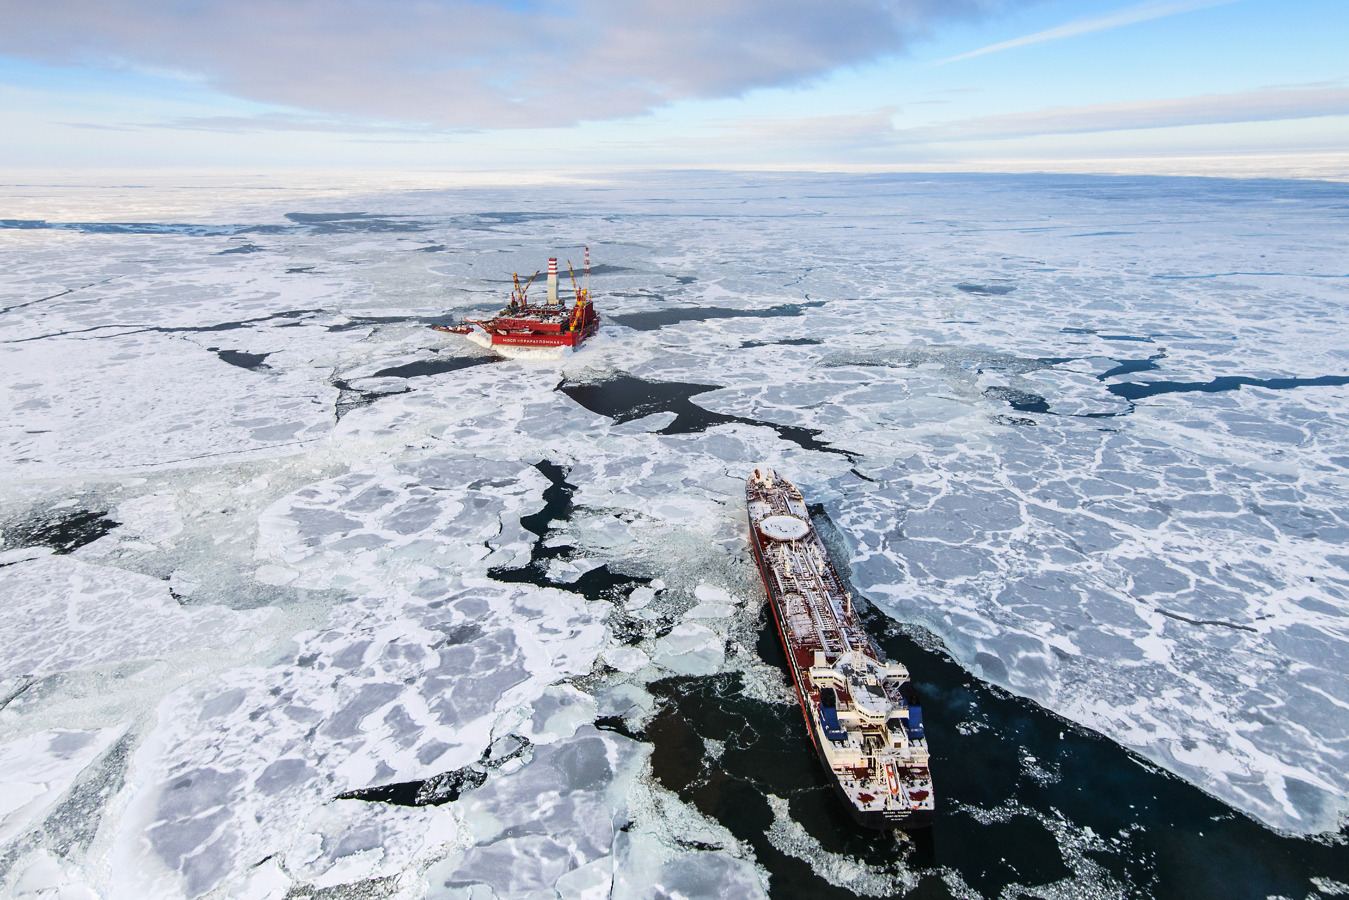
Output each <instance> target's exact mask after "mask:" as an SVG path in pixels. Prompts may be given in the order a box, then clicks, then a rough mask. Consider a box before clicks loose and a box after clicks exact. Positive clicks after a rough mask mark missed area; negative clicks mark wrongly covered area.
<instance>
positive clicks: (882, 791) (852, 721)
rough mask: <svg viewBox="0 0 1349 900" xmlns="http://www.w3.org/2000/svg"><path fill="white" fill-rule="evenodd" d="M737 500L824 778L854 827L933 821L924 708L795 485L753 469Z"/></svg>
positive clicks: (919, 825)
mask: <svg viewBox="0 0 1349 900" xmlns="http://www.w3.org/2000/svg"><path fill="white" fill-rule="evenodd" d="M745 499H746V502H747V505H748V506H749V529H750V541H751V543H752V546H753V547H754V557H755V559H756V560H757V561H758V563H759V572H760V574H761V575H763V583H764V588H765V589H766V590H767V591H768V603H769V606H770V607H771V609H772V610H773V619H774V621H775V622H776V624H777V628H778V635H779V636H780V637H781V638H782V647H783V649H784V650H786V652H787V666H788V668H789V669H790V670H791V673H792V681H793V682H794V683H795V685H796V696H797V699H798V700H799V701H800V702H801V711H802V712H803V713H804V714H805V717H806V726H807V730H808V731H809V733H810V739H811V742H812V743H814V745H815V750H816V752H817V753H818V754H819V757H820V761H821V762H822V763H823V764H824V768H825V771H826V772H827V773H828V776H829V779H830V781H832V782H833V785H834V787H835V788H836V789H837V791H838V793H839V794H840V795H841V796H842V798H843V801H844V803H845V804H846V806H847V808H848V810H849V811H850V812H851V813H852V816H853V818H854V819H856V820H857V822H858V824H860V825H864V826H867V827H869V828H905V829H913V828H923V827H925V826H928V825H930V824H932V812H933V808H934V798H933V794H932V777H931V774H930V773H929V771H928V752H927V739H926V738H925V737H924V735H923V712H922V708H921V707H919V706H918V705H917V703H916V699H917V694H916V693H915V692H914V691H913V686H912V684H911V683H910V682H909V670H908V669H906V668H905V667H904V666H902V665H899V664H897V663H886V662H882V661H881V659H880V655H879V654H878V653H877V651H876V647H875V645H874V644H873V643H872V642H871V638H870V637H868V636H867V633H866V632H865V631H864V630H863V628H862V622H861V619H860V618H859V617H858V615H857V612H856V610H854V609H853V604H852V599H851V596H850V594H849V593H848V590H847V589H846V588H845V587H844V586H843V583H842V581H841V580H840V578H839V576H838V573H837V572H836V571H835V570H834V567H833V564H832V563H830V561H829V556H828V554H827V553H826V551H825V548H824V544H823V543H821V541H820V538H819V535H817V534H816V532H815V528H814V527H813V526H812V525H811V522H810V514H809V512H808V511H807V510H806V503H805V500H804V499H802V497H801V492H800V491H798V490H797V489H796V487H795V485H793V484H792V483H791V482H790V481H788V480H787V479H785V478H783V477H782V476H781V475H779V474H777V472H775V471H773V470H772V469H768V468H758V469H755V470H754V474H753V475H751V476H750V478H749V482H748V484H747V485H746V487H745ZM906 697H907V698H908V699H906Z"/></svg>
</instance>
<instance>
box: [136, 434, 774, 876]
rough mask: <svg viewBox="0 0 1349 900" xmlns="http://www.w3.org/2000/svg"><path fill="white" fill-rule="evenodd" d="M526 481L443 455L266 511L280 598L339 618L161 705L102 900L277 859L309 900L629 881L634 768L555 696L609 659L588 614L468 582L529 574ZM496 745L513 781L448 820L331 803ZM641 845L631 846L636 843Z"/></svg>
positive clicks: (629, 746) (572, 702)
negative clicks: (316, 604) (402, 888)
mask: <svg viewBox="0 0 1349 900" xmlns="http://www.w3.org/2000/svg"><path fill="white" fill-rule="evenodd" d="M546 485H547V481H546V479H544V478H543V476H542V475H540V474H539V472H538V471H537V470H536V469H534V468H533V467H532V466H527V465H521V464H519V463H509V462H506V461H501V460H486V459H481V458H477V457H472V456H468V455H445V454H442V455H438V456H418V457H415V458H412V459H404V460H402V461H399V462H395V463H391V464H388V465H385V466H378V467H375V468H373V469H370V470H367V471H356V472H351V473H349V474H347V475H344V476H340V477H338V478H334V479H330V480H328V481H324V482H319V483H315V484H313V485H310V486H308V487H306V488H303V489H301V490H299V491H296V492H293V493H292V494H290V495H288V496H287V497H285V498H283V499H282V500H280V501H278V502H276V503H274V504H273V505H272V507H271V508H270V509H269V510H267V512H266V513H265V514H264V515H263V517H262V530H261V536H260V541H259V550H258V553H259V558H260V559H264V560H271V561H272V562H271V563H270V564H271V565H273V566H276V567H282V566H284V567H286V569H287V570H288V571H289V572H291V573H294V575H293V578H292V579H291V581H290V583H293V584H295V585H299V586H304V587H306V588H308V589H331V588H340V589H342V590H343V591H346V592H348V593H350V594H353V595H356V596H359V597H360V599H359V600H355V601H353V602H351V603H349V604H346V605H344V606H341V607H338V608H337V609H335V610H334V611H333V613H332V614H331V616H330V618H329V620H328V621H327V623H326V624H325V627H324V629H322V630H321V631H318V632H313V633H307V634H302V635H298V636H297V637H296V638H295V639H294V641H293V644H294V646H293V647H291V648H290V649H289V650H288V651H287V653H286V658H285V660H283V661H282V662H281V663H280V664H277V665H272V666H266V667H258V668H243V669H236V670H233V671H231V672H228V673H224V674H222V675H220V676H218V677H217V678H214V679H212V680H211V681H210V682H208V683H207V684H205V685H200V686H193V687H191V688H186V689H184V690H181V691H179V692H177V693H176V694H174V695H173V696H172V697H170V698H169V699H168V700H166V701H165V703H164V704H163V705H161V707H160V710H159V725H158V727H157V729H156V730H155V734H154V738H153V740H152V741H149V742H147V743H146V744H145V745H144V746H143V747H142V749H141V750H140V752H139V753H138V754H137V757H136V760H135V764H134V772H135V774H136V776H137V777H138V778H140V779H143V780H144V782H145V783H147V784H150V785H154V786H155V787H154V788H153V789H150V790H147V791H144V792H142V793H140V794H139V795H137V796H136V797H135V799H134V800H133V801H132V803H131V805H130V807H129V808H128V811H127V813H126V817H125V823H124V826H123V829H122V831H121V837H120V838H119V839H118V843H117V845H116V846H115V848H114V861H115V868H114V881H115V883H116V884H117V885H118V886H119V890H125V891H126V892H127V894H126V895H127V896H133V895H136V894H138V893H139V894H142V895H143V894H151V895H162V894H172V893H174V892H175V891H182V892H184V893H186V894H187V895H190V896H196V895H198V894H200V893H202V892H205V891H209V890H212V889H220V888H223V889H225V890H227V892H233V891H235V890H239V889H242V888H241V885H242V884H243V882H241V881H240V878H241V876H240V874H239V873H241V872H248V871H249V870H250V869H251V868H252V867H253V866H254V865H256V864H257V863H258V861H259V860H262V859H264V858H265V857H268V856H271V855H273V854H275V853H278V852H283V853H284V867H285V872H286V873H288V874H285V875H283V876H279V877H281V878H282V881H285V882H287V883H289V882H290V880H291V879H297V880H299V881H300V882H301V883H305V884H309V885H312V886H314V887H322V886H325V885H330V884H341V883H349V882H350V881H352V880H353V878H355V877H356V876H357V875H359V877H360V878H363V879H371V878H382V877H392V876H396V875H401V874H402V873H405V872H407V871H408V870H416V869H419V868H423V867H427V866H430V868H429V869H427V874H426V877H427V879H428V880H429V881H428V884H429V889H430V890H431V891H432V895H433V896H434V895H438V894H437V893H436V892H437V891H439V890H440V888H441V887H445V886H448V887H450V888H456V887H462V886H464V885H469V884H477V885H485V886H488V887H490V888H492V889H493V890H495V891H497V892H498V893H499V894H500V895H501V896H521V895H524V894H526V893H528V892H529V891H532V890H534V889H536V888H539V887H540V886H543V885H551V884H553V883H555V882H557V883H559V884H560V885H561V886H562V888H563V889H564V890H563V892H564V895H565V894H567V892H568V891H572V892H574V893H576V895H578V896H580V895H587V894H588V893H590V892H593V891H594V890H597V889H598V890H601V891H602V892H604V893H607V892H608V891H609V888H610V886H611V885H612V884H613V880H614V878H615V877H616V873H618V872H623V871H627V870H629V869H631V868H632V867H633V866H635V865H638V862H637V861H636V860H633V859H630V858H629V856H628V854H627V851H625V850H623V849H622V848H621V847H620V846H619V845H620V844H622V843H623V842H622V841H620V840H619V838H618V837H617V835H618V833H619V832H618V829H619V828H620V827H622V826H630V824H631V819H632V813H631V812H630V810H629V806H630V803H631V802H632V800H631V798H632V797H633V796H634V795H637V796H640V795H643V793H644V792H649V791H650V790H652V789H651V788H648V787H645V786H644V785H642V784H638V783H636V782H635V779H637V777H638V774H639V773H640V770H641V769H642V767H643V765H644V761H645V756H646V753H647V752H648V751H647V748H645V747H643V746H641V745H638V744H636V743H635V742H633V741H630V740H629V739H627V738H623V737H619V736H616V735H613V734H610V733H601V732H596V731H595V730H594V729H593V728H592V727H590V726H589V725H588V723H589V721H590V720H592V719H593V718H594V717H595V716H596V715H598V714H599V713H598V711H597V707H596V706H595V701H594V700H592V699H591V698H589V697H588V696H587V695H585V694H582V693H581V692H579V691H576V690H575V689H574V688H565V687H559V686H558V682H559V680H560V679H562V680H565V679H567V678H572V677H577V676H584V675H588V674H589V673H590V672H591V671H592V670H593V669H594V668H595V666H596V663H597V659H598V657H599V654H600V653H601V651H602V650H603V649H604V648H605V647H606V646H610V644H609V643H608V640H609V639H608V635H607V632H606V629H605V625H604V622H605V619H606V617H607V615H608V610H609V604H608V603H605V602H591V601H586V600H585V599H584V598H583V597H581V596H579V595H576V594H572V593H569V592H566V591H559V590H555V589H551V588H538V587H534V586H530V585H506V584H500V583H497V582H495V581H491V580H489V579H487V578H485V577H483V575H482V574H481V573H482V572H483V571H485V570H486V568H487V567H488V566H489V565H498V564H506V565H510V564H519V563H522V562H524V561H526V560H527V559H528V544H529V543H532V538H533V535H531V534H529V533H528V532H525V531H524V530H523V529H521V528H520V526H519V517H520V515H521V514H523V513H528V512H532V511H533V510H534V509H535V508H536V507H537V503H538V498H539V496H540V494H541V492H542V490H543V488H544V487H545V486H546ZM526 538H529V539H531V540H530V541H526ZM703 593H704V594H706V595H707V596H712V597H719V598H723V599H727V600H729V599H731V598H730V595H729V594H725V593H724V592H721V593H718V592H715V591H711V590H710V589H703ZM705 630H706V629H705ZM709 634H710V632H709ZM721 643H722V641H721V639H717V640H716V642H715V644H716V646H715V650H716V651H717V653H716V659H717V661H720V658H721ZM558 710H570V711H569V712H559V711H558ZM512 734H516V735H520V736H522V737H524V738H526V739H527V740H528V741H530V742H531V750H530V752H529V753H528V754H527V755H526V758H525V760H524V762H523V764H522V765H521V766H519V767H518V768H512V767H507V768H503V769H502V770H500V771H499V772H498V771H494V772H493V773H492V774H491V775H490V777H489V779H488V782H487V784H486V785H485V786H484V787H482V788H480V789H477V790H474V791H471V792H470V793H469V794H468V795H467V796H466V797H465V798H463V799H461V800H460V801H459V802H458V803H455V804H453V805H452V806H447V807H444V808H440V809H430V808H427V809H418V810H412V811H404V810H402V809H394V808H388V809H384V808H378V806H379V805H378V804H365V803H361V802H359V801H339V802H337V803H332V802H331V798H333V797H334V796H336V795H338V794H341V793H343V792H346V791H350V790H353V789H360V788H365V787H368V786H370V785H378V784H389V783H401V782H407V781H414V780H421V779H426V778H429V777H431V776H434V775H438V774H440V773H443V772H446V771H451V770H455V769H460V768H463V767H465V766H469V765H471V764H475V763H478V761H480V760H481V759H482V757H483V755H484V753H485V752H486V751H487V750H488V749H489V747H491V746H492V745H493V743H494V742H496V741H500V740H502V739H505V738H506V737H507V736H508V735H512ZM526 797H528V798H529V802H525V800H524V799H523V798H526ZM371 806H374V807H377V810H376V811H371V810H370V807H371ZM296 823H299V824H298V825H296ZM648 831H649V826H640V825H639V826H638V828H637V834H639V835H646V837H644V838H642V840H643V841H645V842H646V843H647V844H650V843H651V842H652V841H653V840H655V838H653V836H652V835H650V834H648ZM606 835H607V836H606ZM147 837H148V841H147V840H146V838H147ZM624 840H627V839H626V838H625V839H624ZM278 843H280V846H281V848H282V849H280V850H278ZM719 843H720V844H722V845H727V844H730V845H733V844H734V841H733V840H731V839H729V838H728V836H722V840H721V841H719ZM656 844H657V845H659V844H660V841H659V840H656ZM649 849H650V848H648V850H649ZM703 855H705V856H708V857H710V858H711V860H710V861H709V862H707V863H703V862H700V861H698V860H695V859H694V857H695V856H699V857H700V858H701V856H703ZM437 859H442V861H441V862H438V863H436V862H435V860H437ZM664 860H665V869H663V870H662V872H663V874H664V876H666V877H667V879H668V880H670V881H671V882H679V881H680V880H681V879H683V880H685V881H687V880H688V879H689V878H692V877H693V876H692V875H691V874H690V873H691V872H692V871H694V870H696V869H698V868H700V867H701V868H706V866H707V865H713V864H715V865H717V866H720V867H721V868H722V869H723V870H724V871H725V872H726V873H727V875H728V877H731V878H732V881H735V882H737V883H742V884H743V885H744V886H745V889H746V891H747V892H748V893H746V894H745V895H746V896H755V895H757V894H758V892H759V891H760V889H761V885H760V883H759V877H758V876H757V875H755V874H753V870H752V867H750V866H748V864H747V862H746V861H745V860H744V859H743V858H742V857H741V856H740V855H737V854H736V853H732V852H726V851H716V852H713V853H707V854H690V853H686V852H666V853H665V857H664ZM432 863H434V865H432ZM641 864H642V865H645V864H646V863H645V862H643V863H641ZM737 873H738V874H737ZM694 880H695V881H696V878H695V879H694ZM691 883H692V882H691ZM626 890H627V891H628V893H627V895H628V896H643V895H644V894H643V892H642V890H640V889H639V888H638V887H637V885H636V884H632V885H630V886H629V887H628V888H627V889H626Z"/></svg>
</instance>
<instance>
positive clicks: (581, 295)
mask: <svg viewBox="0 0 1349 900" xmlns="http://www.w3.org/2000/svg"><path fill="white" fill-rule="evenodd" d="M567 271H568V272H569V274H570V275H571V289H572V303H571V305H570V306H568V305H567V302H566V300H565V299H562V298H559V297H558V294H557V259H556V258H553V259H550V260H548V298H547V300H545V301H544V302H543V303H542V304H541V305H532V304H530V302H529V286H530V285H531V284H533V283H534V279H535V278H538V277H539V273H538V272H535V273H534V274H533V275H531V276H530V278H529V280H528V281H526V282H525V283H524V284H523V285H521V284H520V276H519V275H518V274H516V275H514V276H513V278H514V281H515V288H514V290H512V291H511V301H510V303H509V304H508V305H507V306H506V307H505V308H504V309H502V310H501V312H499V313H497V314H496V315H495V316H494V317H492V318H491V319H484V320H477V319H469V320H467V322H466V323H465V324H464V325H454V326H442V327H440V329H439V330H441V331H450V332H453V333H455V334H466V333H467V332H468V330H470V329H471V327H472V326H474V325H476V326H478V327H479V328H481V329H482V330H483V332H484V333H485V335H486V336H487V337H489V338H490V339H491V346H492V347H493V348H494V349H495V348H502V349H509V348H512V347H518V348H524V349H529V348H549V347H561V348H568V349H575V348H576V347H579V346H580V345H581V342H582V341H584V340H585V339H586V338H588V337H590V336H591V335H592V334H594V333H595V332H596V331H597V330H598V329H599V327H600V317H599V314H598V313H596V312H595V305H594V304H593V303H592V302H591V300H590V248H589V247H587V248H586V250H585V283H586V286H585V287H579V286H578V285H577V284H576V272H575V270H573V269H572V266H571V260H567Z"/></svg>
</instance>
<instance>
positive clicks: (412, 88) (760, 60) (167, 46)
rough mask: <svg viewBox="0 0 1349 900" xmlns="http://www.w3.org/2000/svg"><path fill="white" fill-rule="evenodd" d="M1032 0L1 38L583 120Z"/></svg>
mask: <svg viewBox="0 0 1349 900" xmlns="http://www.w3.org/2000/svg"><path fill="white" fill-rule="evenodd" d="M1024 2H1029V0H831V2H821V0H684V2H682V3H678V4H676V3H673V2H670V0H563V2H552V3H530V2H524V3H516V4H512V5H510V6H498V5H492V4H490V3H486V2H473V0H231V2H221V3H211V2H206V3H180V2H174V0H68V2H62V3H34V2H32V0H0V22H3V23H4V24H3V27H2V28H0V53H5V54H8V55H10V56H14V57H19V58H24V59H32V60H40V61H43V62H48V63H58V64H73V65H84V66H90V67H95V68H97V67H119V66H120V67H124V68H128V67H129V68H134V69H136V70H138V71H155V72H161V73H162V72H169V73H180V74H181V76H182V77H185V78H189V79H192V80H194V81H197V82H199V83H204V84H206V85H209V86H210V87H213V88H216V89H219V90H223V91H225V92H227V93H230V94H233V95H235V96H238V97H243V98H247V99H249V100H255V101H261V102H265V103H270V104H277V105H281V106H285V107H289V108H291V109H295V110H308V111H315V112H321V113H325V114H332V115H336V116H354V117H360V118H364V119H370V120H375V121H380V122H390V121H401V122H407V123H424V124H427V125H431V126H435V127H438V128H469V129H472V128H484V127H485V128H498V127H534V126H559V125H569V124H573V123H575V122H578V121H582V120H598V119H609V118H616V117H621V116H630V115H634V114H640V113H644V112H647V111H649V110H651V109H654V108H657V107H660V106H662V105H664V104H666V103H669V102H672V101H674V100H679V99H684V98H708V97H729V96H736V95H739V94H742V93H744V92H746V91H749V90H752V89H754V88H759V87H768V86H776V85H787V84H799V83H802V82H805V81H808V80H810V79H812V78H816V77H819V76H822V75H824V74H825V73H827V72H830V71H832V70H834V69H836V68H839V67H842V66H848V65H853V64H857V63H861V62H865V61H867V60H872V59H876V58H879V57H882V56H886V55H888V54H893V53H897V52H900V51H902V50H903V48H904V47H905V46H906V45H907V43H908V42H909V41H910V40H912V39H913V37H914V36H915V35H918V34H922V33H924V32H925V31H927V30H928V29H929V28H930V27H932V26H933V25H935V24H936V23H938V22H940V21H942V20H946V19H951V18H962V17H974V16H980V15H984V14H987V13H988V12H991V11H993V10H995V9H998V8H1002V7H1005V6H1010V5H1015V4H1019V3H1024Z"/></svg>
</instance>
